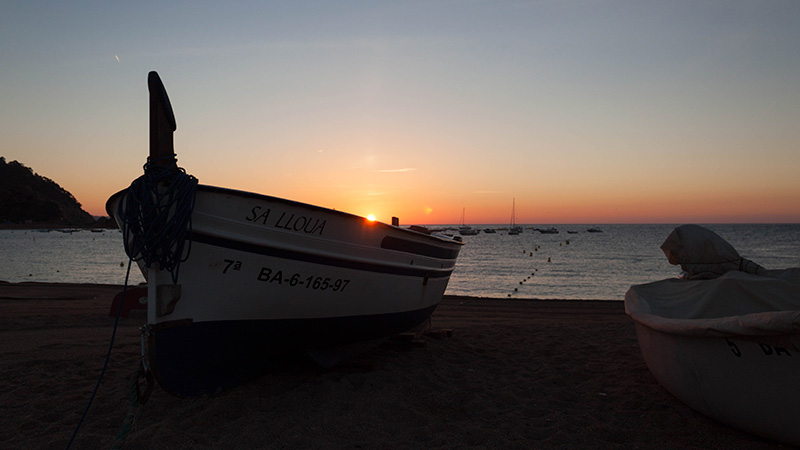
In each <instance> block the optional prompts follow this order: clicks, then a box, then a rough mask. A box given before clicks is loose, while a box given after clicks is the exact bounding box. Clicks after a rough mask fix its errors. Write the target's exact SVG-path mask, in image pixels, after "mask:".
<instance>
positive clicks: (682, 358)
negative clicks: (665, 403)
mask: <svg viewBox="0 0 800 450" xmlns="http://www.w3.org/2000/svg"><path fill="white" fill-rule="evenodd" d="M662 250H664V252H665V253H666V255H667V257H668V258H669V261H670V262H671V263H672V264H680V265H681V267H682V269H683V270H684V272H685V273H684V275H683V277H682V279H677V278H676V279H668V280H663V281H657V282H654V283H649V284H643V285H638V286H632V287H631V288H630V290H628V292H627V293H626V294H625V310H626V312H627V313H628V314H629V315H630V317H631V318H632V319H633V320H634V322H635V324H636V333H637V336H638V339H639V346H640V348H641V352H642V356H643V357H644V360H645V363H646V364H647V367H648V368H649V369H650V372H651V373H652V374H653V376H654V377H655V378H656V380H658V382H659V383H661V385H663V386H664V387H665V388H666V389H667V390H668V391H669V392H670V393H672V394H673V395H674V396H675V397H677V398H678V399H679V400H681V401H682V402H683V403H685V404H687V405H688V406H690V407H692V408H694V409H695V410H697V411H699V412H701V413H703V414H705V415H707V416H709V417H712V418H714V419H716V420H718V421H720V422H723V423H726V424H728V425H731V426H734V427H737V428H741V429H743V430H747V431H749V432H752V433H754V434H758V435H760V436H763V437H766V438H769V439H774V440H776V441H780V442H783V443H786V444H790V445H795V446H800V401H798V400H800V382H798V376H800V269H798V268H792V269H785V270H766V269H764V268H763V267H761V266H759V265H757V264H755V263H753V262H752V261H748V260H746V259H744V258H742V257H741V256H739V254H738V253H737V252H736V250H735V249H734V248H733V247H731V246H730V245H729V244H728V243H727V242H725V241H724V240H723V239H722V238H721V237H719V236H718V235H716V234H715V233H713V232H712V231H710V230H707V229H705V228H702V227H699V226H696V225H684V226H681V227H678V228H676V229H675V231H673V233H672V234H670V236H669V237H668V238H667V240H666V241H665V242H664V245H663V246H662Z"/></svg>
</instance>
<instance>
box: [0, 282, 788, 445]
mask: <svg viewBox="0 0 800 450" xmlns="http://www.w3.org/2000/svg"><path fill="white" fill-rule="evenodd" d="M119 291H121V287H120V286H108V285H70V284H41V283H33V284H31V283H21V284H9V283H0V352H1V353H2V357H0V374H1V375H0V376H1V377H2V378H1V379H2V388H0V405H1V407H0V409H1V410H2V414H1V415H0V442H2V443H3V444H2V446H3V448H6V449H31V448H42V449H48V448H55V449H63V448H65V447H66V445H67V443H68V442H69V439H70V437H71V436H72V432H73V430H74V428H75V426H76V424H77V423H78V420H79V419H80V417H81V415H82V413H83V411H84V409H85V407H86V404H87V402H88V400H89V397H90V394H91V392H92V389H93V388H94V386H95V383H96V382H97V378H98V376H99V374H100V370H101V368H102V364H103V361H104V358H105V354H106V350H107V347H108V343H109V340H110V338H111V331H112V327H113V323H114V319H113V318H112V317H109V315H108V312H109V307H110V304H111V299H112V298H113V296H114V295H115V294H116V293H118V292H119ZM140 325H141V319H132V318H128V319H121V321H120V326H119V331H118V334H117V339H116V343H115V346H114V349H113V352H112V357H111V361H110V366H109V368H108V370H107V372H106V375H105V379H104V381H103V383H102V384H101V387H100V389H99V392H98V394H97V397H96V398H95V401H94V403H93V405H92V407H91V409H90V410H89V413H88V415H87V417H86V420H85V422H84V424H83V426H82V427H81V429H80V431H79V433H78V436H77V438H76V440H75V443H74V444H73V446H72V448H75V449H96V448H97V449H100V448H103V449H107V448H111V447H112V445H114V444H115V437H116V436H117V434H118V432H119V431H120V429H121V427H122V424H123V421H124V419H125V417H126V415H127V413H128V411H129V410H128V407H127V405H128V398H129V392H130V390H129V386H128V383H129V378H130V376H131V375H132V374H133V373H134V371H135V369H136V368H137V365H138V361H139V357H140V355H139V352H140V345H139V331H138V327H139V326H140ZM431 327H432V328H431V329H433V330H437V329H449V330H452V335H451V336H450V337H439V338H436V337H434V336H425V337H423V339H422V341H423V342H422V343H419V344H410V343H405V344H403V343H397V342H395V343H392V344H390V345H384V346H381V347H378V348H375V349H372V350H370V351H368V352H367V353H365V354H363V355H362V356H360V357H357V358H356V359H353V360H352V361H350V362H348V363H346V364H344V365H341V366H339V367H336V368H334V369H328V370H322V369H319V368H316V367H314V366H313V365H311V364H307V363H305V362H303V361H299V360H298V361H294V362H287V363H286V364H285V366H283V367H281V368H279V369H276V370H275V371H273V372H271V373H269V374H267V375H265V376H263V377H261V378H259V379H256V380H253V381H251V382H249V383H247V384H245V385H243V386H240V387H238V388H235V389H232V390H230V391H227V392H224V393H222V394H220V395H217V396H214V397H211V398H203V399H193V400H186V399H179V398H176V397H173V396H171V395H169V394H167V393H165V392H164V391H163V390H161V389H160V388H159V387H157V386H156V388H155V390H154V391H153V394H152V396H151V397H150V399H149V401H148V402H147V404H145V405H144V406H141V407H140V408H139V409H138V411H137V419H136V423H135V425H134V427H133V429H131V431H130V432H129V433H128V435H127V437H126V439H125V440H124V442H123V443H122V444H123V445H122V448H124V449H155V448H169V449H195V448H198V449H226V450H228V449H240V448H242V449H244V448H247V449H256V448H265V449H272V448H312V449H314V448H335V449H336V448H342V449H393V448H401V449H402V448H408V449H421V448H425V449H455V448H458V449H466V448H475V449H481V448H502V449H513V448H519V449H530V448H592V449H594V448H664V449H674V448H698V449H706V448H750V449H759V448H779V447H780V446H779V445H777V444H775V443H772V442H770V441H766V440H764V439H761V438H759V437H756V436H753V435H750V434H748V433H746V432H743V431H739V430H737V429H734V428H730V427H727V426H725V425H722V424H720V423H718V422H715V421H713V420H711V419H708V418H706V417H704V416H702V415H700V414H698V413H696V412H694V411H693V410H691V409H689V408H688V407H686V406H685V405H683V404H682V403H680V402H679V401H678V400H676V399H675V398H674V397H672V396H671V395H670V394H669V393H667V392H666V391H665V390H664V389H663V388H662V387H661V386H660V385H659V384H658V383H657V382H656V381H655V379H653V377H652V376H651V375H650V373H649V372H648V370H647V367H646V366H645V364H644V362H643V360H642V358H641V355H640V353H639V348H638V344H637V340H636V334H635V331H634V326H633V323H632V321H631V320H630V319H629V318H628V317H627V316H626V315H625V313H624V309H623V305H622V302H620V301H605V302H604V301H541V300H537V301H524V300H496V299H478V298H458V297H446V298H445V299H444V300H443V302H442V304H441V306H440V307H439V308H438V309H437V310H436V312H435V314H434V315H433V317H432V320H431Z"/></svg>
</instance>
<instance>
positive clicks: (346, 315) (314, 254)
mask: <svg viewBox="0 0 800 450" xmlns="http://www.w3.org/2000/svg"><path fill="white" fill-rule="evenodd" d="M123 192H124V191H123ZM121 198H122V192H121V193H118V194H115V195H114V196H112V197H111V199H109V202H108V204H107V210H108V212H109V214H111V215H112V216H114V217H115V219H117V221H118V222H119V221H120V217H119V214H118V206H119V202H120V201H121V200H120V199H121ZM190 241H191V242H190V244H191V248H190V250H189V253H188V259H186V261H184V262H183V263H182V264H181V265H180V269H179V274H178V279H177V285H179V287H177V288H176V287H174V286H173V282H172V275H171V274H170V273H169V272H166V271H162V270H153V269H150V270H147V269H145V268H144V267H141V269H142V272H143V273H144V275H145V278H146V279H147V282H148V288H149V294H148V320H147V324H148V327H147V336H146V339H147V344H146V347H147V355H146V356H147V359H148V360H149V364H150V366H151V369H152V371H153V373H154V375H155V377H156V379H157V380H158V381H159V383H160V384H161V385H162V387H164V388H165V389H166V390H167V391H169V392H172V393H173V394H176V395H179V396H182V397H195V396H201V395H208V394H213V393H215V392H218V391H221V390H223V389H226V388H228V387H232V386H235V385H237V384H239V383H241V382H242V381H244V380H246V379H248V378H251V377H253V376H257V375H259V374H261V373H263V371H264V370H265V369H267V368H268V367H269V366H270V365H271V364H273V363H274V360H275V358H274V357H275V356H277V355H281V354H285V353H289V352H293V351H298V350H316V349H326V348H335V347H340V346H347V345H350V344H353V343H358V342H364V341H371V340H375V339H380V338H384V337H388V336H392V335H394V334H397V333H400V332H403V331H405V330H408V329H410V328H413V327H414V326H416V325H418V324H420V323H422V322H424V321H425V320H426V319H428V318H429V317H430V315H431V313H432V312H433V311H434V309H435V308H436V306H437V305H438V303H439V301H440V300H441V298H442V295H443V294H444V291H445V288H446V287H447V283H448V281H449V278H450V274H451V273H452V271H453V269H454V268H455V261H456V257H457V255H458V252H459V250H460V247H461V246H462V243H461V242H458V241H456V240H453V239H452V238H446V237H439V236H434V235H429V234H425V233H421V232H417V231H411V230H408V229H404V228H400V227H398V226H391V225H386V224H383V223H379V222H370V221H368V220H367V219H365V218H362V217H358V216H354V215H350V214H346V213H342V212H338V211H334V210H330V209H326V208H320V207H316V206H312V205H307V204H302V203H297V202H292V201H288V200H283V199H279V198H274V197H269V196H263V195H257V194H252V193H246V192H240V191H234V190H229V189H222V188H215V187H210V186H199V187H198V191H197V195H196V203H195V208H194V211H193V213H192V234H191V237H190ZM187 246H188V243H187Z"/></svg>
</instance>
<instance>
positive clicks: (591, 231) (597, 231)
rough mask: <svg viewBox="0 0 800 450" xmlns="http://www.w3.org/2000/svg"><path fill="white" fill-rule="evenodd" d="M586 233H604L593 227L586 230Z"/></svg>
mask: <svg viewBox="0 0 800 450" xmlns="http://www.w3.org/2000/svg"><path fill="white" fill-rule="evenodd" d="M586 232H587V233H602V232H603V230H601V229H600V228H597V227H592V228H589V229H588V230H586Z"/></svg>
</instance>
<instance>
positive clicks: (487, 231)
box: [483, 228, 497, 234]
mask: <svg viewBox="0 0 800 450" xmlns="http://www.w3.org/2000/svg"><path fill="white" fill-rule="evenodd" d="M483 232H484V233H487V234H493V233H497V230H495V229H494V228H484V229H483Z"/></svg>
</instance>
